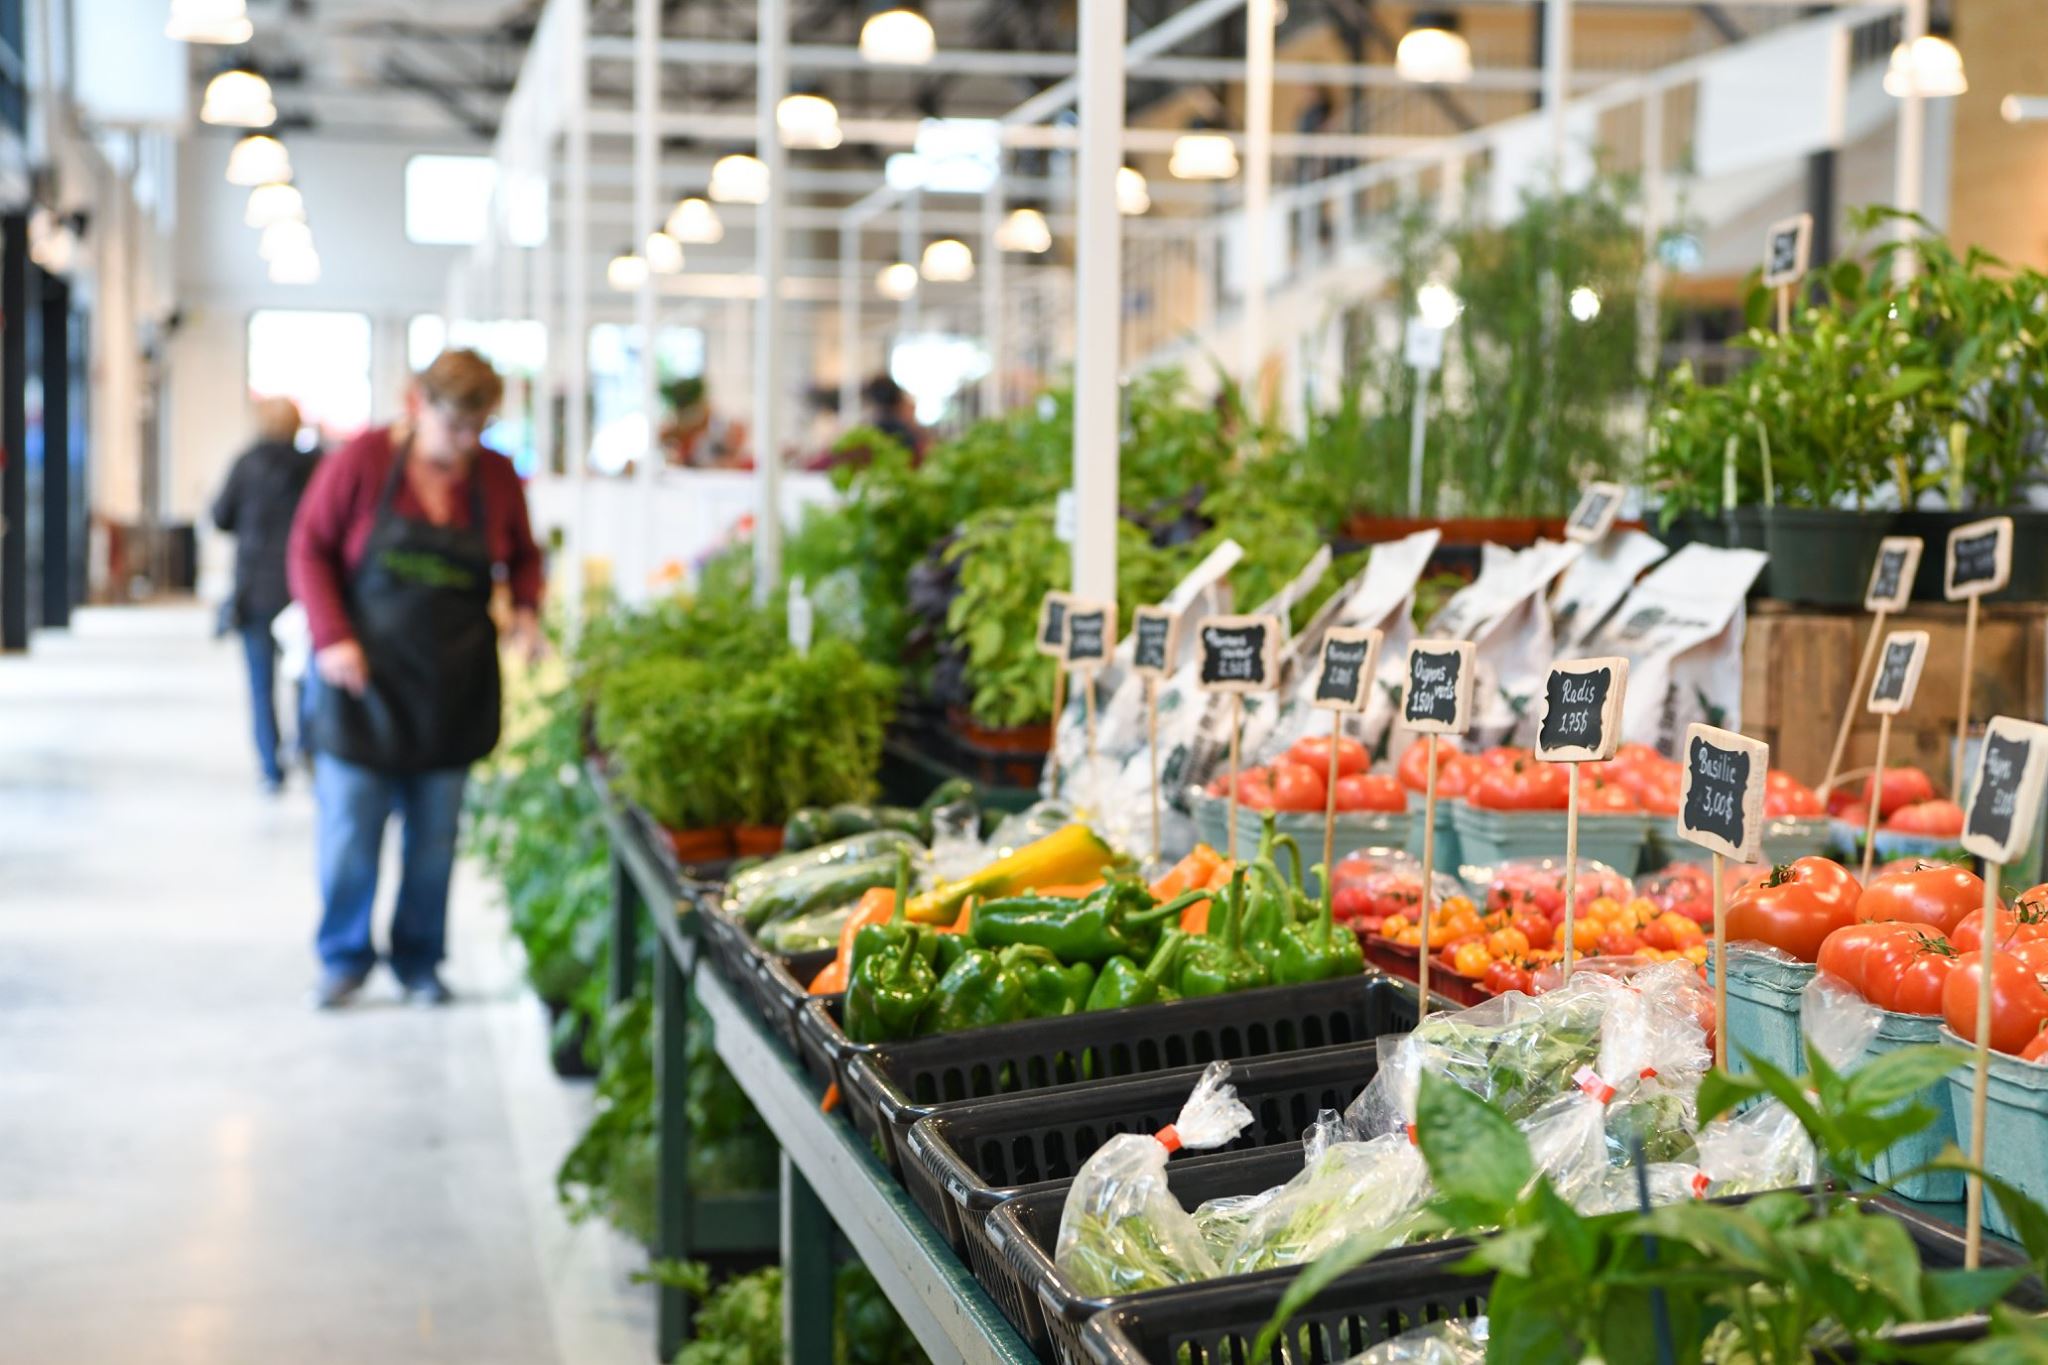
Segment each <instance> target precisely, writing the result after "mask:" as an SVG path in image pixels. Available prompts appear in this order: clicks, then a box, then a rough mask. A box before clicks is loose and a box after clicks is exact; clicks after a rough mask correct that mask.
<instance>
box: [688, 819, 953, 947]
mask: <svg viewBox="0 0 2048 1365" xmlns="http://www.w3.org/2000/svg"><path fill="white" fill-rule="evenodd" d="M878 844H879V846H877V845H878ZM904 849H908V850H909V851H910V852H911V854H912V855H913V856H915V855H917V854H920V853H922V852H923V851H924V846H923V845H922V844H920V843H918V842H917V840H915V839H913V838H911V837H910V836H909V835H908V834H903V833H900V832H898V831H895V830H879V831H876V832H875V833H872V834H856V835H854V836H852V837H851V838H847V839H841V840H838V841H836V842H834V843H830V844H825V845H822V846H820V847H818V848H815V849H811V850H808V851H807V852H804V853H800V854H797V855H795V860H794V861H793V862H792V861H791V860H788V859H782V858H778V859H776V860H775V861H774V862H772V863H764V864H762V865H761V866H760V867H758V868H755V869H754V870H753V871H751V872H749V873H747V874H746V876H745V878H743V879H735V880H734V883H733V886H732V888H731V889H729V890H728V892H727V895H726V900H725V908H726V912H727V913H728V914H731V915H733V916H735V917H736V918H737V919H738V920H739V921H740V922H741V923H742V924H744V925H746V926H747V928H748V929H750V930H752V931H754V932H755V933H759V932H760V931H761V929H762V927H763V926H764V925H769V924H777V923H780V922H781V921H783V920H789V919H796V918H798V917H800V916H803V915H808V914H812V913H815V912H816V911H819V910H828V909H831V908H832V907H834V906H838V905H844V904H849V903H851V902H853V901H856V900H858V899H860V895H861V893H862V892H863V891H871V890H873V889H874V888H875V887H878V886H890V885H893V884H894V883H895V880H896V860H897V856H898V854H899V853H900V852H901V851H902V850H904Z"/></svg>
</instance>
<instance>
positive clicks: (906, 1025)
mask: <svg viewBox="0 0 2048 1365" xmlns="http://www.w3.org/2000/svg"><path fill="white" fill-rule="evenodd" d="M936 982H937V978H935V977H934V976H933V975H932V969H931V964H930V963H928V962H926V961H925V960H924V955H923V954H922V953H920V952H919V951H918V945H917V943H916V941H915V940H908V941H905V942H902V943H890V944H884V945H883V946H882V947H880V948H877V949H875V950H874V951H873V952H871V953H869V954H868V955H867V957H865V958H863V959H862V960H861V964H860V965H859V966H858V967H856V968H855V969H854V971H853V975H852V978H851V979H850V980H849V981H848V982H847V987H846V1015H845V1023H846V1036H847V1037H848V1038H850V1039H852V1040H853V1041H854V1042H856V1043H883V1042H888V1041H890V1040H892V1039H896V1038H914V1037H916V1036H917V1035H918V1034H919V1033H920V1032H922V1031H923V1030H922V1025H923V1022H924V1016H925V1012H926V1010H927V1008H928V1007H929V1006H930V1004H931V1002H932V994H933V989H934V986H935V985H936Z"/></svg>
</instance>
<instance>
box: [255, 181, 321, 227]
mask: <svg viewBox="0 0 2048 1365" xmlns="http://www.w3.org/2000/svg"><path fill="white" fill-rule="evenodd" d="M305 217H306V201H305V198H304V197H303V196H302V195H300V193H299V191H298V187H297V186H294V185H283V184H275V183H273V184H268V185H258V186H257V187H256V188H255V189H253V190H250V191H249V205H248V207H247V208H245V209H244V210H243V211H242V221H243V222H244V223H247V224H248V225H249V226H250V227H252V228H267V227H269V226H270V225H271V224H272V223H279V222H283V221H284V220H285V219H287V218H296V219H299V220H300V221H301V222H303V221H304V220H305Z"/></svg>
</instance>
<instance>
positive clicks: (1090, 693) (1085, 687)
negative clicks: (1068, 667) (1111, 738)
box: [1081, 669, 1095, 772]
mask: <svg viewBox="0 0 2048 1365" xmlns="http://www.w3.org/2000/svg"><path fill="white" fill-rule="evenodd" d="M1081 687H1082V695H1083V696H1084V697H1085V698H1086V699H1087V716H1088V769H1089V771H1090V772H1093V771H1094V769H1095V673H1094V671H1093V670H1092V669H1091V670H1090V671H1088V672H1086V673H1083V674H1082V675H1081Z"/></svg>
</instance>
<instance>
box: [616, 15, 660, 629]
mask: <svg viewBox="0 0 2048 1365" xmlns="http://www.w3.org/2000/svg"><path fill="white" fill-rule="evenodd" d="M660 117H661V0H633V236H632V244H633V250H634V251H636V252H641V253H643V254H644V253H645V251H646V249H647V248H646V246H645V242H646V239H647V236H648V234H649V233H651V232H653V231H654V230H655V229H656V228H658V227H660V226H661V211H660V208H659V206H658V204H657V202H656V196H657V195H658V194H659V193H660V164H659V163H660V158H661V136H660V134H659V133H658V132H657V130H656V129H657V122H658V120H659V119H660ZM655 278H656V277H655V275H654V272H653V271H652V270H650V271H648V272H647V278H646V279H644V280H642V281H641V282H640V287H639V288H638V289H637V290H635V291H634V293H633V330H634V331H636V332H637V333H639V336H640V412H641V415H642V416H643V417H644V418H645V419H646V421H647V445H646V447H645V449H643V450H642V451H641V455H640V461H639V468H638V470H637V477H636V479H635V482H636V483H638V484H639V486H640V498H639V502H640V515H639V517H638V518H636V520H637V521H638V523H639V525H638V526H637V527H636V528H635V530H636V532H637V534H636V536H635V540H636V544H635V545H634V547H633V548H634V553H633V555H632V557H631V560H630V565H628V564H621V565H619V566H618V570H619V572H618V583H617V586H618V588H619V590H620V591H621V592H622V593H623V594H624V595H625V598H626V600H627V601H633V602H637V601H639V600H640V599H641V597H642V595H643V594H645V593H646V591H647V587H648V584H649V583H651V582H653V579H654V570H655V567H656V564H657V562H658V559H659V555H660V532H661V527H660V521H659V514H658V513H657V511H656V509H657V508H658V507H659V506H660V499H659V498H658V497H657V496H656V494H655V487H656V480H657V479H658V477H659V475H660V472H661V465H662V458H661V401H660V388H661V373H660V369H659V367H658V362H657V360H656V357H655V345H654V290H655ZM622 558H623V556H622Z"/></svg>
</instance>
